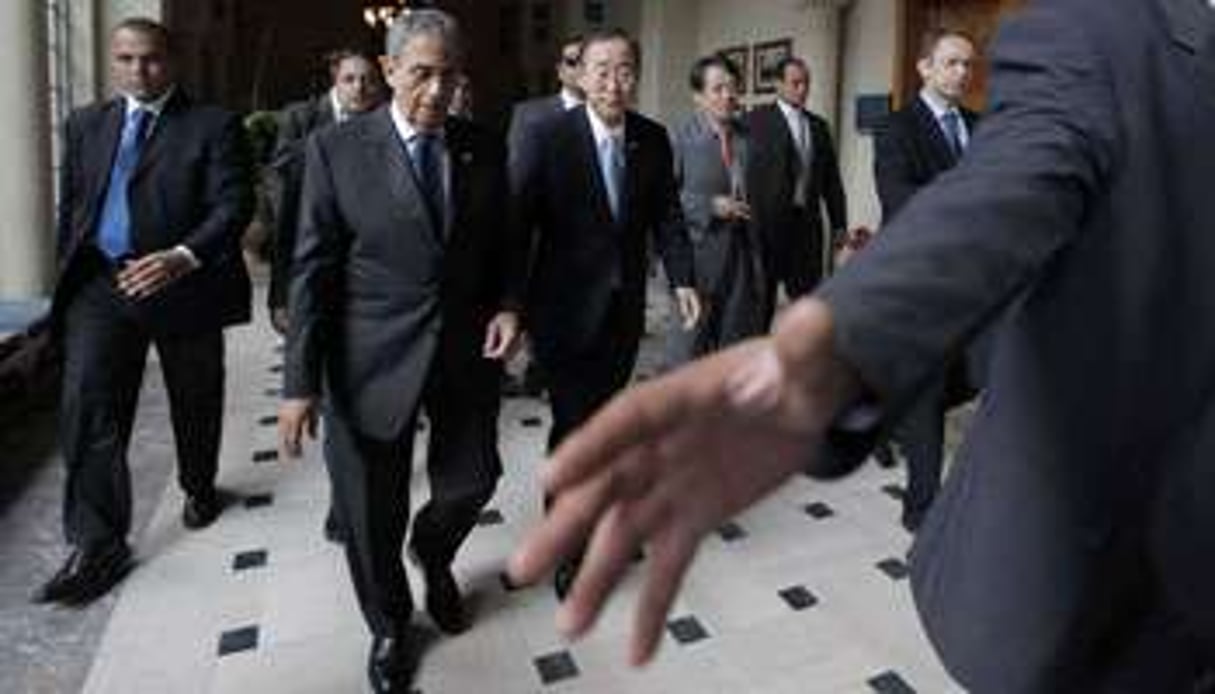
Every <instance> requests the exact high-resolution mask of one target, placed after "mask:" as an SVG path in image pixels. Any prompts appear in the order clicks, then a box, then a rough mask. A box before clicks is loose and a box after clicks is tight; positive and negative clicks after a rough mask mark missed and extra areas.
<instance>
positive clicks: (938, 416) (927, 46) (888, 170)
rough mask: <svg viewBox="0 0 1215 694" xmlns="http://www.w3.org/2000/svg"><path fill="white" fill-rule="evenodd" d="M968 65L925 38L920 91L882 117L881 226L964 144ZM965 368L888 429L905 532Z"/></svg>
mask: <svg viewBox="0 0 1215 694" xmlns="http://www.w3.org/2000/svg"><path fill="white" fill-rule="evenodd" d="M974 60H975V48H974V43H973V42H972V41H971V40H970V38H969V37H967V36H966V35H964V34H961V33H959V32H957V31H952V30H947V29H934V30H931V31H929V32H927V33H925V35H924V38H923V41H922V42H921V44H920V57H919V60H918V62H917V63H916V69H917V70H918V71H919V73H920V79H921V80H922V82H923V86H922V87H921V89H920V92H919V94H918V95H917V96H916V98H914V99H912V100H911V103H910V104H908V105H907V106H905V107H904V108H902V109H900V110H899V111H897V112H895V113H894V114H892V115H891V116H890V121H889V123H888V124H887V127H886V128H885V129H884V130H883V131H882V132H881V133H880V134H879V135H878V138H877V145H876V151H875V154H874V160H873V171H874V177H875V178H876V180H877V192H878V198H879V200H880V201H881V203H882V219H883V221H884V222H885V223H887V224H889V223H890V222H891V221H892V220H893V219H894V218H895V214H896V213H897V212H898V211H899V210H900V209H902V207H903V205H904V204H906V202H907V201H908V200H909V199H911V196H912V195H914V194H915V192H916V191H917V190H919V189H920V188H922V187H924V186H926V185H928V184H929V183H931V182H932V180H933V179H934V178H936V177H937V175H939V174H940V173H942V172H943V171H945V170H947V169H950V168H952V167H953V165H954V164H956V163H957V161H958V158H959V157H961V156H962V152H963V151H965V149H966V146H967V145H968V144H970V137H971V132H972V131H973V130H974V126H975V123H976V122H977V121H978V114H976V113H975V112H974V111H971V110H970V109H968V108H966V107H965V106H962V99H963V97H965V96H966V90H967V88H968V87H969V86H970V75H971V67H972V65H973V64H974ZM981 232H982V230H980V229H976V230H975V233H981ZM959 262H965V260H964V259H959ZM965 369H966V363H965V360H964V359H962V358H961V357H959V358H957V359H955V360H953V361H952V362H951V364H950V366H949V368H948V369H947V374H948V377H947V376H946V375H941V376H940V377H938V378H935V379H933V381H932V383H931V384H930V385H928V386H926V387H925V388H924V389H923V390H922V391H921V392H922V395H921V396H920V399H919V401H917V402H916V404H915V405H914V406H913V407H911V408H910V409H909V410H908V412H907V415H906V417H905V418H904V419H903V421H902V422H900V423H899V424H898V425H896V428H895V429H896V434H895V437H896V438H897V439H898V441H899V444H900V448H902V450H903V455H905V456H906V458H907V490H906V492H905V494H904V495H903V517H902V522H903V527H904V528H906V529H907V530H908V531H911V532H914V531H915V530H916V529H917V528H919V527H920V524H921V523H922V522H923V521H924V517H925V515H927V513H928V509H929V507H930V506H931V505H932V500H933V499H934V498H935V497H936V493H937V487H938V486H940V482H941V466H942V459H943V458H944V447H945V411H946V409H947V397H946V393H947V389H948V388H949V386H948V385H947V378H948V379H954V380H956V381H958V382H959V383H961V382H964V381H965V379H966V378H967V376H966V374H965ZM954 387H965V386H954Z"/></svg>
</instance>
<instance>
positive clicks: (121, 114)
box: [88, 98, 126, 226]
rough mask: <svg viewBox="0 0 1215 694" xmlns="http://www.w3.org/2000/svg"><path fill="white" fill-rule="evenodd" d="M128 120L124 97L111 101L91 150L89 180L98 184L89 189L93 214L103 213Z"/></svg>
mask: <svg viewBox="0 0 1215 694" xmlns="http://www.w3.org/2000/svg"><path fill="white" fill-rule="evenodd" d="M125 120H126V102H125V101H124V100H123V99H122V98H118V99H115V100H113V101H111V102H110V103H109V104H108V105H107V106H106V108H105V112H104V113H103V114H102V116H101V132H100V133H98V138H97V141H96V144H95V145H94V149H91V150H90V156H89V161H88V166H89V168H90V169H91V171H90V176H89V180H90V181H93V182H95V183H94V185H95V186H96V187H95V188H93V189H92V190H90V191H89V198H88V199H89V201H90V206H89V209H90V210H91V211H92V213H93V215H94V216H96V215H100V214H101V204H102V201H103V200H104V199H105V193H106V188H107V187H108V186H109V185H110V168H111V167H112V166H113V165H114V157H115V156H116V155H117V153H118V141H119V140H120V139H121V138H122V125H123V122H124V121H125ZM90 226H91V225H90Z"/></svg>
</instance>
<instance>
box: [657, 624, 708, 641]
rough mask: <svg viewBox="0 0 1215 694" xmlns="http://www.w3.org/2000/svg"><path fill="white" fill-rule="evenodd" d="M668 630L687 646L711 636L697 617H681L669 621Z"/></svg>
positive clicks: (673, 636)
mask: <svg viewBox="0 0 1215 694" xmlns="http://www.w3.org/2000/svg"><path fill="white" fill-rule="evenodd" d="M667 631H668V632H669V633H670V634H671V637H672V638H674V639H675V640H676V641H678V642H679V643H680V644H683V645H685V646H686V645H688V644H690V643H696V642H697V641H703V640H705V639H707V638H709V632H708V631H706V630H705V628H704V626H703V625H701V623H700V620H698V619H696V618H695V617H680V618H679V619H676V620H673V621H670V622H667Z"/></svg>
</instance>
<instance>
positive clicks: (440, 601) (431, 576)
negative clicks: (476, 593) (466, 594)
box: [422, 564, 470, 635]
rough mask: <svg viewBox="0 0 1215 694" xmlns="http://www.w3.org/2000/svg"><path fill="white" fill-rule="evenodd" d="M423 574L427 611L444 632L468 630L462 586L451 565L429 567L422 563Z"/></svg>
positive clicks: (451, 633) (457, 632) (458, 632)
mask: <svg viewBox="0 0 1215 694" xmlns="http://www.w3.org/2000/svg"><path fill="white" fill-rule="evenodd" d="M422 576H423V578H424V579H425V581H426V613H427V614H429V615H430V618H431V619H433V620H434V621H435V625H436V626H438V627H439V631H442V632H443V633H444V634H449V635H455V634H461V633H463V632H465V631H467V630H468V627H469V626H470V625H469V619H468V613H467V612H465V611H464V599H463V598H462V597H460V586H459V585H457V584H456V577H455V576H453V575H452V573H451V567H447V566H442V567H428V566H426V565H425V564H423V565H422Z"/></svg>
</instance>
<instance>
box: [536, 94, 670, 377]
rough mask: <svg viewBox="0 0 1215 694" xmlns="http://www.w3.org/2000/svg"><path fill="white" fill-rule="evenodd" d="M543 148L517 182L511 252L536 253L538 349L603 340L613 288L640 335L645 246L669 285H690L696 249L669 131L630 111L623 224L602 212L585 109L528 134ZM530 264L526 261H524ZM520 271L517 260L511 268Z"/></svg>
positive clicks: (630, 331)
mask: <svg viewBox="0 0 1215 694" xmlns="http://www.w3.org/2000/svg"><path fill="white" fill-rule="evenodd" d="M532 132H533V133H536V135H537V136H542V137H543V138H544V142H543V143H542V146H541V145H537V151H538V152H539V156H538V157H537V158H536V161H535V163H534V165H533V166H532V167H531V169H530V170H529V171H527V172H525V173H524V174H523V175H522V176H521V177H520V178H519V180H518V182H517V186H516V187H517V190H516V192H515V198H516V203H517V204H516V211H517V213H518V214H519V215H520V221H519V223H518V224H517V225H516V228H517V229H518V230H519V231H520V233H521V234H522V235H523V236H524V237H527V236H529V235H531V234H535V235H536V238H535V239H534V240H533V239H531V238H524V239H522V240H521V241H520V242H518V243H517V244H516V245H515V248H516V249H527V248H530V247H534V248H535V255H534V259H533V261H532V263H531V272H530V273H523V272H516V273H515V278H516V284H517V285H519V286H522V278H525V277H528V278H530V281H529V282H528V284H527V289H526V294H527V307H528V310H527V313H528V326H529V329H530V330H531V333H532V336H533V338H534V344H535V346H536V349H537V352H538V353H546V354H548V355H550V357H551V356H552V355H571V354H576V353H578V352H580V351H582V350H583V349H585V348H587V347H588V346H590V344H591V342H592V341H594V340H595V339H596V338H597V337H600V336H601V333H602V328H603V325H604V320H605V316H606V315H607V312H608V309H609V307H610V305H611V301H612V298H613V293H614V292H619V293H620V294H619V296H620V297H621V298H622V299H623V300H624V301H625V302H626V304H627V309H626V311H625V313H626V314H627V315H628V316H629V317H630V319H632V318H633V317H635V322H634V323H633V324H631V325H628V326H623V329H624V330H625V331H626V333H627V336H628V337H629V338H633V337H636V338H637V339H640V336H641V332H642V328H643V322H644V307H645V284H646V266H647V262H646V260H647V247H648V242H649V241H650V240H651V239H652V240H653V243H654V246H655V248H656V250H657V251H658V254H659V256H660V257H661V258H662V261H663V265H664V267H665V268H666V272H667V275H668V277H669V278H670V281H671V282H672V284H674V285H675V286H686V287H691V286H693V273H692V253H691V246H690V244H689V241H688V234H687V228H686V227H685V225H684V221H683V215H682V213H681V211H680V208H679V191H678V189H677V188H676V184H675V177H674V175H673V171H672V164H671V144H670V142H669V140H668V139H667V132H666V129H665V128H663V127H662V126H661V125H659V124H658V123H655V122H654V121H652V120H649V119H648V118H645V117H644V116H641V115H638V114H636V113H629V114H628V116H627V119H626V121H625V135H624V137H625V161H626V165H625V166H626V173H625V189H624V191H623V195H622V200H621V206H622V208H623V209H624V215H623V219H622V220H621V221H619V222H618V221H616V220H614V219H613V218H612V213H611V211H610V208H609V206H608V198H607V192H606V189H605V188H604V184H603V180H602V175H601V173H600V168H599V159H598V155H597V153H596V150H595V140H594V135H593V133H592V130H591V124H590V120H589V117H588V116H587V113H586V108H585V107H578V108H575V109H572V110H570V111H567V112H566V113H564V114H562V115H560V116H558V117H557V118H556V119H555V120H553V121H552V122H551V124H550V125H549V126H548V127H545V128H543V129H534V130H533V131H532ZM524 265H526V263H524ZM519 266H520V265H519V264H518V263H516V267H519Z"/></svg>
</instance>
